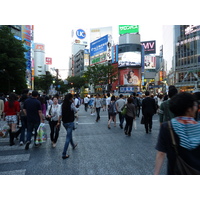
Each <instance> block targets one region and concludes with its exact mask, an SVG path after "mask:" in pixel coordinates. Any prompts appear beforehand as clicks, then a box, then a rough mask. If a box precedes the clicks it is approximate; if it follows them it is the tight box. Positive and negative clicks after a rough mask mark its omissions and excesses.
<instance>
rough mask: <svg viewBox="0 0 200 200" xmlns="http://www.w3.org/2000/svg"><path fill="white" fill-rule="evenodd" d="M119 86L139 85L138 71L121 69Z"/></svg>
mask: <svg viewBox="0 0 200 200" xmlns="http://www.w3.org/2000/svg"><path fill="white" fill-rule="evenodd" d="M119 78H120V85H140V75H139V69H121V70H120V71H119Z"/></svg>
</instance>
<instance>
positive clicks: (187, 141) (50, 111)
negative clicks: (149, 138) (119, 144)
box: [0, 86, 200, 174]
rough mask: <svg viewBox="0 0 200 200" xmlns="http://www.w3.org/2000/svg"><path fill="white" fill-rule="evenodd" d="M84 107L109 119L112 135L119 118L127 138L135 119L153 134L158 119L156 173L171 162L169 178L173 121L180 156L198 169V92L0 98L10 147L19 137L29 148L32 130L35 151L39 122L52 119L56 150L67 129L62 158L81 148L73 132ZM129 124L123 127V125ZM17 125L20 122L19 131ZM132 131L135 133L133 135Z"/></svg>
mask: <svg viewBox="0 0 200 200" xmlns="http://www.w3.org/2000/svg"><path fill="white" fill-rule="evenodd" d="M81 104H82V105H84V110H85V112H90V114H91V115H96V123H98V122H99V120H100V119H101V112H105V113H107V115H108V123H107V127H108V129H109V130H111V131H112V126H111V124H112V123H114V127H116V119H117V117H118V118H119V127H120V128H121V129H122V130H123V132H124V134H125V135H126V136H128V137H130V136H132V135H134V131H136V129H137V128H136V123H134V122H136V121H135V120H136V118H139V117H140V118H141V119H142V120H141V124H144V133H146V134H151V133H152V129H153V120H152V119H153V116H154V115H155V114H158V115H159V122H160V132H159V135H158V141H157V144H156V150H157V155H156V161H155V172H154V174H159V172H160V169H161V167H162V164H163V162H164V158H165V157H167V159H168V171H167V173H168V174H175V171H174V168H175V165H176V163H175V160H176V156H175V155H176V154H175V151H174V150H173V148H172V141H171V136H170V130H169V122H170V124H171V126H172V130H173V132H174V134H175V140H176V142H177V144H178V147H179V153H180V155H181V156H182V158H183V159H184V160H185V161H186V162H187V163H188V164H190V165H191V166H192V167H193V168H195V169H197V170H199V171H200V157H199V155H200V154H199V153H200V152H199V151H200V134H199V133H198V130H199V128H200V125H199V120H200V114H199V113H200V93H195V94H190V93H186V92H183V93H178V90H177V89H176V88H175V87H174V86H170V87H169V91H168V94H167V95H165V96H163V95H155V96H153V95H152V94H150V92H149V91H146V92H145V94H144V96H141V95H139V94H136V93H133V94H131V95H130V96H125V95H122V94H120V95H119V97H118V96H117V97H116V96H114V95H111V94H110V93H107V94H104V95H100V94H96V95H90V96H89V95H86V96H85V97H84V98H83V99H81V98H80V97H79V95H77V94H75V95H74V96H73V95H72V94H71V93H68V94H67V95H65V97H64V98H63V100H62V99H61V98H60V97H59V96H53V97H50V96H49V97H48V96H47V95H46V94H45V93H44V94H43V95H40V94H39V93H38V92H37V91H32V93H31V94H29V91H28V90H24V91H23V92H22V95H21V96H20V97H18V96H17V95H16V94H14V93H11V94H10V95H9V97H8V98H7V99H6V98H4V97H3V95H2V94H0V115H1V116H2V117H3V119H4V120H6V122H7V124H8V125H9V137H10V145H11V146H12V145H15V143H14V138H18V136H19V135H20V139H19V144H20V145H25V150H28V149H29V145H30V144H31V138H32V135H33V132H34V140H33V141H34V145H35V146H36V147H38V146H40V144H36V142H35V141H36V136H37V129H38V127H39V125H40V124H41V123H44V121H45V120H46V121H48V123H49V127H50V133H49V135H50V139H51V144H52V147H53V148H55V147H56V144H57V140H58V137H59V131H60V127H61V122H62V125H63V126H64V128H65V130H66V133H67V134H66V141H65V145H64V147H63V151H62V158H63V159H66V158H69V155H68V154H67V150H68V147H69V144H71V146H72V149H75V148H76V147H77V143H75V142H74V140H73V134H72V132H73V130H74V129H76V128H77V126H76V125H77V124H78V122H79V116H78V111H79V107H80V106H81ZM124 122H125V124H124ZM19 124H21V126H20V128H19V129H18V130H17V128H18V127H19ZM133 129H134V131H133Z"/></svg>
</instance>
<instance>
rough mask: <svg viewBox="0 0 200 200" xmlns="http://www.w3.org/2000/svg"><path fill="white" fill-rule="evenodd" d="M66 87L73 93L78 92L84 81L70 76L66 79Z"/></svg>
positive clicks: (83, 78)
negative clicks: (71, 89) (69, 87)
mask: <svg viewBox="0 0 200 200" xmlns="http://www.w3.org/2000/svg"><path fill="white" fill-rule="evenodd" d="M67 81H68V85H69V86H71V88H74V90H75V92H80V89H81V87H84V86H85V83H86V79H85V77H81V76H70V77H68V78H67Z"/></svg>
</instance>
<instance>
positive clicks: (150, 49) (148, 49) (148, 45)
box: [141, 40, 156, 55]
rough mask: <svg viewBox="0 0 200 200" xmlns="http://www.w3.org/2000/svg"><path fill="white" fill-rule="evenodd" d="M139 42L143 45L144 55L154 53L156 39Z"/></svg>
mask: <svg viewBox="0 0 200 200" xmlns="http://www.w3.org/2000/svg"><path fill="white" fill-rule="evenodd" d="M141 44H142V45H143V46H144V53H145V55H146V54H154V53H156V41H155V40H152V41H145V42H141Z"/></svg>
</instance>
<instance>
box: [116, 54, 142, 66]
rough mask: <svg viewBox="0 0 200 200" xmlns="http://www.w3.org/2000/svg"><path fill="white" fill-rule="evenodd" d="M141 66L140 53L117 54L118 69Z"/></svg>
mask: <svg viewBox="0 0 200 200" xmlns="http://www.w3.org/2000/svg"><path fill="white" fill-rule="evenodd" d="M126 66H132V67H134V66H141V52H139V51H134V52H124V53H119V54H118V67H126Z"/></svg>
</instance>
